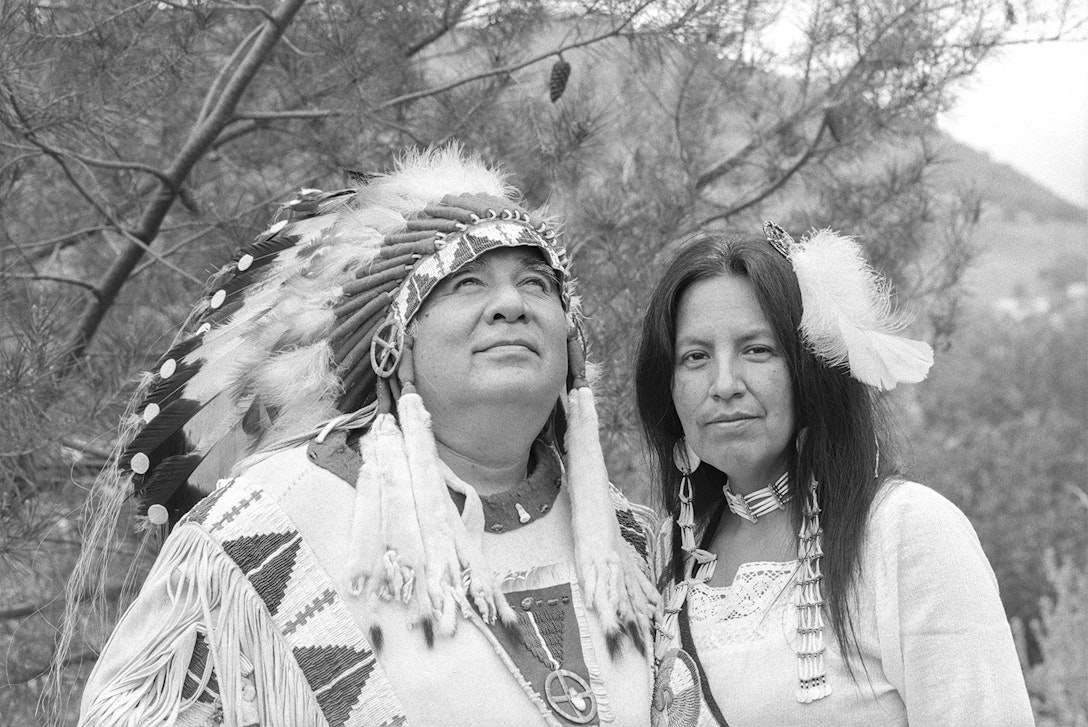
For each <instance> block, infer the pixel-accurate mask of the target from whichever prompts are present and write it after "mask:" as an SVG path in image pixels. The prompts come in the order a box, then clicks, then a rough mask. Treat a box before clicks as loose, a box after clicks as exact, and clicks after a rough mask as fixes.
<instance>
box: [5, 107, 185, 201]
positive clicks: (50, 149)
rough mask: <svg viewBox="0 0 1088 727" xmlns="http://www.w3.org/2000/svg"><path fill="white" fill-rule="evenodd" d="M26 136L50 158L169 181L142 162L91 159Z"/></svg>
mask: <svg viewBox="0 0 1088 727" xmlns="http://www.w3.org/2000/svg"><path fill="white" fill-rule="evenodd" d="M11 102H12V103H13V104H14V103H15V102H14V99H12V100H11ZM25 136H26V138H27V140H28V141H30V142H31V143H32V144H34V146H36V147H38V148H39V149H41V150H42V151H43V152H45V153H46V154H48V155H50V156H61V157H68V158H71V159H75V160H77V161H80V162H83V163H84V164H87V165H88V166H92V167H101V168H102V169H114V170H118V171H126V172H142V173H144V174H150V175H151V176H153V177H157V178H158V179H160V180H162V181H169V180H168V179H167V178H166V176H165V174H163V172H161V171H160V170H158V169H155V168H154V167H152V166H149V165H147V164H141V163H140V162H125V161H113V160H110V159H96V158H94V157H89V156H86V155H85V154H79V153H77V152H74V151H70V150H68V149H61V148H59V147H55V146H53V145H52V144H49V143H48V142H46V141H43V140H42V139H40V138H38V136H37V135H36V134H35V133H34V132H32V131H29V130H27V132H26V134H25Z"/></svg>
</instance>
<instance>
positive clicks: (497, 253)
mask: <svg viewBox="0 0 1088 727" xmlns="http://www.w3.org/2000/svg"><path fill="white" fill-rule="evenodd" d="M412 330H413V336H414V338H415V346H414V351H413V358H414V362H415V370H416V388H417V389H418V390H419V394H420V396H421V397H422V398H423V401H424V402H425V403H426V405H427V408H428V409H429V410H430V411H431V413H432V414H433V415H434V416H435V417H436V419H437V418H441V417H442V415H449V414H450V413H456V411H457V410H458V409H459V408H460V407H462V406H464V405H471V404H476V403H483V402H502V401H510V402H511V403H514V402H517V403H529V402H533V401H535V400H540V402H541V406H542V407H545V409H544V410H545V411H550V409H551V405H552V404H554V402H555V400H556V398H557V397H558V396H559V394H560V393H561V392H562V390H563V386H564V384H565V382H566V375H567V346H566V340H567V318H566V314H565V312H564V311H563V306H562V303H561V302H560V298H559V284H558V282H557V281H556V275H555V272H554V271H553V270H552V269H551V268H550V267H549V266H548V265H547V264H546V263H545V262H544V259H543V257H541V255H540V253H539V252H537V251H536V250H534V249H533V248H531V247H512V248H500V249H497V250H492V251H491V252H488V253H485V254H484V255H482V256H480V257H479V258H477V259H476V260H475V261H473V262H471V263H469V264H468V265H466V266H465V267H464V268H462V269H461V270H459V271H458V272H457V273H455V274H453V275H451V276H450V277H448V278H446V279H445V280H443V281H442V282H441V283H439V285H438V286H437V287H436V288H435V289H434V290H433V291H432V292H431V294H430V295H429V296H427V300H425V301H424V303H423V306H422V307H421V308H420V311H419V313H418V314H417V315H416V317H415V324H414V326H413V327H412Z"/></svg>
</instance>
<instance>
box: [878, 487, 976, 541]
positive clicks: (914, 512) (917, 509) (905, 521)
mask: <svg viewBox="0 0 1088 727" xmlns="http://www.w3.org/2000/svg"><path fill="white" fill-rule="evenodd" d="M869 521H870V524H871V526H872V527H874V528H896V529H904V528H918V527H922V528H926V529H929V528H933V527H937V528H943V527H947V526H948V525H953V524H958V525H967V526H968V527H969V526H970V523H969V522H968V520H967V516H966V515H964V514H963V511H962V510H960V509H959V508H958V507H956V505H955V504H954V503H953V502H952V501H951V500H949V499H948V498H947V497H945V496H944V495H942V494H941V493H939V492H937V491H936V490H934V489H933V488H932V487H928V486H926V485H923V484H921V483H918V482H912V481H910V480H903V479H892V480H888V481H887V482H885V483H884V484H883V485H882V486H881V487H880V490H879V491H878V492H877V494H876V497H875V498H874V499H873V505H872V508H871V509H870V511H869Z"/></svg>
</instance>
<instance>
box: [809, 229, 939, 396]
mask: <svg viewBox="0 0 1088 727" xmlns="http://www.w3.org/2000/svg"><path fill="white" fill-rule="evenodd" d="M789 259H790V262H791V263H792V264H793V269H794V272H795V273H796V275H797V284H798V286H799V287H800V290H801V300H802V308H803V313H802V316H801V332H802V334H803V335H804V338H805V341H806V343H807V344H808V346H809V348H810V350H811V351H812V352H813V353H814V354H815V355H816V356H817V357H818V358H820V359H822V360H823V361H825V362H826V363H828V364H829V365H831V366H846V367H848V368H849V370H850V374H851V375H852V376H853V377H854V378H855V379H857V380H859V381H861V382H862V383H865V384H868V385H870V386H875V387H877V388H878V389H893V388H895V386H896V384H899V383H916V382H918V381H921V380H923V379H924V378H925V377H926V375H927V374H928V372H929V368H930V366H932V365H933V349H932V348H930V346H929V344H927V343H924V342H922V341H915V340H912V339H909V338H906V337H903V336H900V335H897V332H898V331H899V330H900V329H901V328H902V327H903V321H902V320H901V319H899V318H897V317H896V316H895V315H894V314H893V313H892V310H891V300H890V297H891V296H890V290H889V287H888V284H887V282H886V281H885V280H884V279H883V278H882V277H881V276H880V274H879V273H877V272H876V271H875V270H874V269H873V268H872V267H870V266H869V264H868V263H867V262H866V261H865V258H864V256H863V255H862V251H861V246H860V245H858V243H857V242H855V241H854V240H853V239H852V238H849V237H844V236H841V235H837V234H835V233H834V232H832V231H831V230H820V231H818V232H816V233H814V234H813V235H811V236H810V237H808V238H806V239H804V240H802V241H801V242H800V243H797V244H795V245H793V246H792V247H791V248H790V251H789Z"/></svg>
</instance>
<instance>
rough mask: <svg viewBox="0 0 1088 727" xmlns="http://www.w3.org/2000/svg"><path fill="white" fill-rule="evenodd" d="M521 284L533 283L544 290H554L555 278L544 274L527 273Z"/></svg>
mask: <svg viewBox="0 0 1088 727" xmlns="http://www.w3.org/2000/svg"><path fill="white" fill-rule="evenodd" d="M522 284H528V285H535V286H537V287H539V288H540V289H541V290H543V291H545V292H551V291H552V290H555V280H554V279H552V278H549V277H547V276H545V275H529V276H527V277H526V278H524V279H523V280H522Z"/></svg>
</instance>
